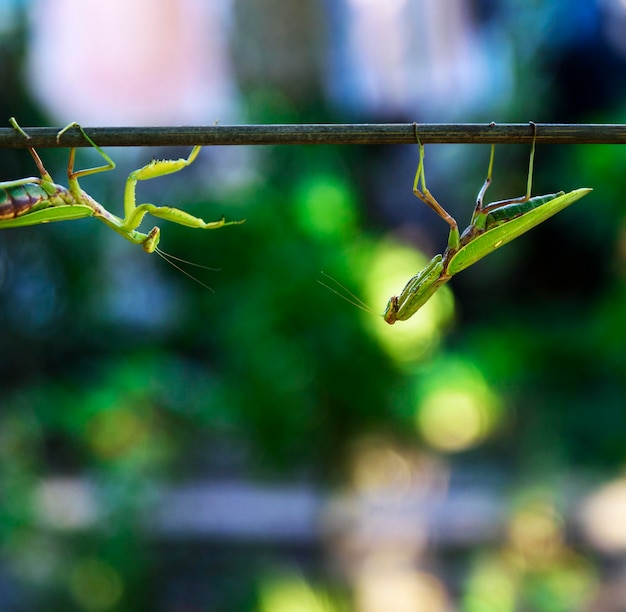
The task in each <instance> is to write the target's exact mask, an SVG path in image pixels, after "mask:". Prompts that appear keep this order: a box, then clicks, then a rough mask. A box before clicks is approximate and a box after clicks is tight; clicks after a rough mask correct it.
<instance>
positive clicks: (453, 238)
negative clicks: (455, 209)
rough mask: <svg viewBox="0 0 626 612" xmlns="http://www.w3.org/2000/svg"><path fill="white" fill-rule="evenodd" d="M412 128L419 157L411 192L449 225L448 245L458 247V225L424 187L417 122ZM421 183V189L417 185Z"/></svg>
mask: <svg viewBox="0 0 626 612" xmlns="http://www.w3.org/2000/svg"><path fill="white" fill-rule="evenodd" d="M413 129H414V130H415V138H416V140H417V144H418V145H419V154H420V159H419V163H418V165H417V171H416V172H415V179H414V180H413V194H414V195H415V196H416V197H418V198H419V199H420V200H421V201H422V202H424V204H426V205H427V206H428V207H429V208H431V209H432V210H434V211H435V212H436V213H437V214H438V215H439V216H440V217H441V218H442V219H443V220H444V221H445V222H446V223H447V224H448V225H449V226H450V234H449V236H448V246H450V247H452V248H458V246H459V240H460V237H459V226H458V224H457V222H456V220H455V218H454V217H453V216H452V215H451V214H450V213H449V212H448V211H447V210H445V208H444V207H443V206H441V204H439V202H437V200H436V199H435V197H434V196H433V195H432V194H431V193H430V191H429V190H428V188H427V187H426V174H425V171H424V157H425V153H424V145H423V144H422V143H421V141H420V138H419V135H418V133H417V123H413ZM420 184H421V189H420V188H419V185H420Z"/></svg>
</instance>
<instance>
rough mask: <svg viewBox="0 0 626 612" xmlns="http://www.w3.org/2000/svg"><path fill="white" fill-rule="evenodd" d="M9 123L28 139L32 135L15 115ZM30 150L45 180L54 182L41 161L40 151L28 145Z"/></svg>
mask: <svg viewBox="0 0 626 612" xmlns="http://www.w3.org/2000/svg"><path fill="white" fill-rule="evenodd" d="M9 123H10V124H11V125H12V126H13V128H15V130H16V131H18V132H19V133H20V134H22V136H24V138H26V140H30V136H29V135H28V134H27V133H26V132H25V131H24V130H23V129H22V127H21V126H20V125H19V124H18V122H17V119H15V117H11V118H9ZM28 152H29V153H30V154H31V157H32V158H33V160H35V165H36V166H37V170H39V174H41V178H42V179H43V180H44V181H49V182H51V183H52V182H53V180H52V177H51V176H50V173H49V172H48V171H47V170H46V169H45V167H44V165H43V162H42V161H41V157H39V153H37V151H35V149H34V148H33V147H28Z"/></svg>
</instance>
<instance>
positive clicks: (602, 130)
mask: <svg viewBox="0 0 626 612" xmlns="http://www.w3.org/2000/svg"><path fill="white" fill-rule="evenodd" d="M58 130H59V128H51V127H39V128H37V127H31V128H24V131H25V132H26V133H27V134H28V135H29V136H30V139H29V140H26V139H25V138H24V137H23V136H22V135H21V134H18V133H17V132H16V131H15V130H14V129H13V128H11V127H6V128H0V148H10V149H23V148H25V147H28V146H32V147H36V148H40V147H69V146H73V147H87V146H89V144H88V143H87V142H85V139H84V138H82V137H81V135H80V133H79V132H78V130H75V129H71V130H68V131H67V132H66V133H65V134H63V136H62V137H61V139H60V141H59V142H57V138H56V135H57V132H58ZM85 131H86V132H87V134H89V136H91V138H93V140H94V141H95V142H97V143H98V144H99V145H101V146H103V147H138V146H191V145H196V144H200V145H303V144H306V145H310V144H333V145H337V144H347V145H365V144H373V145H392V144H393V145H396V144H415V133H414V127H413V124H412V123H383V124H302V125H278V124H276V125H211V126H203V127H99V128H89V127H87V128H85ZM418 133H419V136H420V139H421V141H422V142H423V143H482V144H485V143H496V144H519V143H522V144H524V143H526V144H529V143H530V142H531V141H532V129H531V127H530V124H528V123H500V124H488V123H455V124H450V123H424V124H418ZM537 143H538V144H626V125H622V124H557V123H538V124H537Z"/></svg>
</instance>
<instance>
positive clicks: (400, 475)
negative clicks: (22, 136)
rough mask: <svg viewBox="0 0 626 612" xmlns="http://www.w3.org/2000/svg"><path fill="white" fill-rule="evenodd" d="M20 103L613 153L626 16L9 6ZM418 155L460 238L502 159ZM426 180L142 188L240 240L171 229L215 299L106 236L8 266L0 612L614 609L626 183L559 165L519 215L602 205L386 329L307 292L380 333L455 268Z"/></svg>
mask: <svg viewBox="0 0 626 612" xmlns="http://www.w3.org/2000/svg"><path fill="white" fill-rule="evenodd" d="M0 84H1V87H0V122H4V123H5V124H6V125H8V118H9V117H10V116H12V115H14V116H16V117H17V118H18V120H19V122H20V123H21V125H22V126H24V127H27V126H33V125H54V126H59V127H61V126H63V125H65V124H67V123H69V122H71V121H79V122H81V123H82V124H83V125H85V126H90V127H95V126H107V125H113V126H115V125H138V126H143V125H202V124H205V125H212V124H213V123H214V122H216V121H219V122H220V124H222V125H225V124H245V123H314V122H331V123H342V122H347V123H360V122H372V123H378V122H411V121H417V122H423V123H426V122H442V123H444V122H490V121H496V122H526V121H529V120H534V121H536V122H558V123H567V122H580V123H587V122H589V123H621V122H624V121H625V120H626V2H624V1H623V0H596V1H593V0H569V2H561V1H559V0H545V1H544V2H529V1H528V0H473V1H470V0H327V1H326V2H322V1H320V0H299V2H291V3H288V2H281V1H279V0H211V1H210V2H206V1H203V0H132V2H129V1H128V0H107V1H106V2H101V1H98V0H92V1H91V2H84V1H81V0H56V1H54V2H53V1H52V0H39V1H35V0H31V1H29V0H21V1H20V0H1V1H0ZM426 152H427V160H426V171H427V177H428V186H429V188H430V190H431V191H432V192H433V194H435V196H436V197H437V198H438V200H439V201H440V202H441V203H442V204H443V205H444V206H446V208H447V209H448V210H449V211H450V212H451V213H452V214H453V215H454V216H455V217H456V218H457V219H458V220H459V224H460V226H461V227H464V226H465V225H466V224H467V223H468V221H469V218H470V215H471V211H472V209H473V206H474V202H475V198H476V195H477V193H478V190H479V188H480V187H481V185H482V183H483V180H484V178H485V174H486V170H487V163H488V158H489V147H488V146H480V145H459V146H455V145H430V146H427V148H426ZM40 153H41V155H42V157H43V160H44V163H45V164H46V167H47V168H48V170H49V171H50V172H51V173H52V175H53V176H54V177H55V178H56V180H57V181H58V182H61V183H65V172H66V166H67V155H68V151H67V150H62V149H59V150H56V149H55V150H52V149H50V150H42V151H40ZM108 153H109V154H110V155H111V156H112V157H113V158H114V159H115V161H116V162H117V164H118V167H117V170H116V171H114V172H109V173H105V174H99V175H97V176H90V177H86V178H85V179H84V180H83V181H82V186H83V188H84V189H86V190H87V191H88V192H89V193H90V194H91V195H93V196H94V197H95V198H96V199H98V200H99V201H100V202H102V203H103V204H105V205H106V206H107V207H108V208H110V209H111V210H112V211H114V212H117V213H121V211H122V205H123V204H122V203H123V189H124V181H125V179H126V176H127V175H128V172H130V171H131V170H133V169H135V168H138V167H141V166H143V165H144V164H145V163H147V162H148V161H149V160H150V159H151V158H152V157H153V156H157V157H161V158H169V157H173V158H178V157H181V156H186V155H187V154H188V150H181V149H165V150H145V149H131V148H129V149H121V148H117V149H109V150H108ZM417 153H418V152H417V147H416V146H396V147H380V146H379V147H374V146H369V147H368V146H361V147H357V146H351V147H348V146H343V147H341V146H337V147H331V146H298V147H295V146H283V147H232V148H228V147H215V148H212V149H211V150H209V148H205V149H203V151H202V152H201V154H200V156H199V158H198V160H197V161H196V162H195V163H194V164H193V165H192V166H191V167H189V168H187V169H185V170H184V171H183V172H181V173H179V174H175V175H171V176H168V177H165V178H161V179H156V180H154V181H148V182H146V183H143V184H141V185H140V187H139V190H138V197H139V200H140V201H148V202H154V203H156V204H171V205H173V206H177V207H180V208H182V209H184V210H186V211H189V212H191V213H192V214H195V215H198V216H201V217H203V218H205V219H208V220H212V219H217V218H219V217H220V216H221V215H226V216H227V218H228V219H232V220H234V219H239V218H245V219H246V223H245V224H244V225H241V226H233V227H227V228H224V229H220V230H218V231H211V232H200V231H197V230H191V229H188V228H184V227H180V226H177V225H174V224H168V223H167V222H162V223H160V225H161V228H162V241H161V247H162V248H163V249H164V250H165V251H166V252H168V253H171V254H172V255H175V256H177V257H181V258H184V259H186V260H189V261H191V262H195V263H198V264H202V265H205V266H209V267H211V268H214V270H198V269H196V268H192V269H190V272H192V273H193V274H194V275H198V277H199V279H200V280H201V281H202V282H203V283H206V284H207V285H209V286H210V287H211V289H212V291H210V290H208V289H206V288H204V287H203V286H201V285H200V284H198V283H195V282H193V281H192V280H190V279H189V278H187V277H186V276H184V275H183V274H181V273H180V272H179V271H178V270H176V269H174V268H173V267H171V266H168V265H167V263H166V262H164V261H163V260H162V259H160V258H158V257H156V256H154V255H147V254H145V253H144V252H143V251H141V249H139V248H138V247H136V246H134V245H132V244H130V243H128V242H126V241H125V240H123V239H122V238H120V237H119V236H118V235H117V234H115V233H114V232H111V231H110V230H108V229H107V228H106V227H105V226H104V225H103V224H100V223H98V222H97V221H95V220H91V219H86V220H80V221H73V222H66V223H57V224H52V225H49V226H34V227H29V228H20V229H13V230H5V231H2V232H0V323H1V325H2V333H1V334H0V609H1V610H3V611H5V610H6V611H9V612H13V611H15V612H21V611H35V610H37V611H38V610H47V611H53V610H63V611H67V610H77V611H87V612H108V611H118V610H119V611H122V610H124V611H129V610H132V611H135V610H150V611H157V612H196V611H205V610H211V611H213V610H217V611H231V610H235V611H237V610H253V611H258V612H286V611H292V610H298V611H302V612H336V611H337V612H338V611H347V610H354V611H357V612H376V611H379V610H396V611H401V612H419V611H428V612H440V611H449V610H462V611H467V612H483V611H491V610H494V611H499V612H500V611H502V612H506V611H517V610H542V611H543V610H546V611H560V610H564V611H565V610H589V611H602V612H604V611H613V610H614V611H623V610H625V609H626V473H625V471H624V470H625V465H626V347H625V340H626V208H625V207H624V206H623V204H622V200H623V197H624V196H623V194H624V193H625V192H626V174H624V172H623V168H624V167H626V150H625V149H624V148H623V147H618V146H600V145H587V146H582V145H579V146H554V145H542V146H539V148H538V150H537V155H536V160H535V164H536V172H535V181H534V193H535V194H539V193H551V192H554V191H557V190H560V189H563V190H565V191H568V190H571V189H575V188H578V187H593V188H594V191H593V193H592V194H591V195H590V196H588V197H587V198H585V199H584V200H581V201H580V202H579V203H577V204H575V205H574V206H572V207H571V208H569V209H567V210H566V211H565V212H563V213H561V214H560V215H558V216H557V217H555V218H553V219H551V220H550V221H548V222H546V223H545V224H542V225H541V226H540V227H538V228H536V229H534V230H533V231H532V232H530V233H529V234H527V235H526V236H524V237H522V238H520V239H518V240H516V241H515V242H514V243H512V244H510V245H509V246H507V247H506V248H504V249H503V250H501V251H499V252H498V253H497V254H496V255H493V256H491V257H489V258H486V259H485V260H483V261H481V262H480V263H478V264H476V265H475V266H473V267H472V268H470V269H469V270H467V271H465V272H463V273H462V274H461V275H459V276H458V277H455V278H454V279H453V281H452V282H451V283H450V284H449V285H448V286H447V287H446V288H444V289H443V290H441V291H440V292H439V293H437V294H436V295H435V296H434V297H433V299H432V300H431V301H430V302H429V303H428V304H427V305H426V306H425V307H424V308H423V309H422V310H421V311H420V312H419V313H418V314H417V315H416V316H415V317H413V318H412V319H411V320H410V321H408V322H406V323H402V322H400V323H397V324H396V325H395V326H393V327H390V326H388V325H386V324H385V323H384V322H383V321H382V319H381V318H380V317H379V316H375V315H373V314H370V313H368V312H364V311H362V310H359V309H357V308H356V307H355V306H353V305H352V304H350V303H348V302H346V301H345V300H342V299H341V298H340V297H338V296H337V295H336V294H335V293H333V292H332V291H330V290H329V289H328V288H327V287H324V286H323V285H322V284H320V282H318V281H320V280H321V281H322V282H324V283H325V284H330V285H332V286H333V287H334V288H336V289H337V286H336V285H333V282H332V281H331V280H329V278H328V277H327V276H324V275H322V271H323V272H324V273H326V274H328V275H329V276H330V277H332V279H336V280H337V281H338V282H339V283H341V284H342V285H343V286H345V287H346V288H347V289H348V290H350V291H351V292H353V293H354V294H355V296H358V298H360V299H362V300H363V301H364V302H365V303H366V304H367V305H368V306H369V307H371V308H372V309H373V311H374V312H376V313H382V311H383V309H384V307H385V304H386V302H387V300H388V298H389V296H391V295H393V294H397V293H399V291H400V290H401V289H402V287H403V286H404V284H405V283H406V281H407V280H408V279H409V278H410V276H412V275H413V274H415V273H416V272H417V271H418V270H419V269H420V268H421V267H422V266H423V265H424V264H425V263H426V262H427V261H428V260H429V259H430V258H431V257H432V256H433V254H435V253H437V252H441V251H442V250H443V248H444V247H445V244H446V238H447V226H446V224H445V223H444V222H443V221H442V220H441V219H439V218H438V217H437V216H436V215H435V214H433V212H432V211H431V210H429V209H427V208H426V207H425V206H424V205H423V204H422V203H421V202H419V201H418V200H417V199H416V198H415V197H414V196H413V194H412V192H411V186H412V181H413V176H414V172H415V168H416V164H417ZM528 154H529V147H528V146H521V145H520V146H517V145H515V146H500V147H498V149H497V150H496V161H495V167H494V183H493V185H492V187H491V188H490V192H489V199H490V200H496V199H501V198H505V197H513V196H518V195H521V194H523V193H524V190H525V185H526V171H527V163H528ZM94 163H99V158H98V156H97V154H95V153H94V152H93V151H89V150H87V149H81V150H80V151H79V152H78V165H79V167H87V166H88V165H89V164H94ZM35 174H36V168H35V167H34V164H33V162H32V159H31V158H30V156H29V155H28V153H27V151H25V150H5V151H0V179H1V180H11V179H17V178H21V177H27V176H32V175H35ZM148 224H149V222H146V225H148ZM338 290H339V291H342V290H341V289H338Z"/></svg>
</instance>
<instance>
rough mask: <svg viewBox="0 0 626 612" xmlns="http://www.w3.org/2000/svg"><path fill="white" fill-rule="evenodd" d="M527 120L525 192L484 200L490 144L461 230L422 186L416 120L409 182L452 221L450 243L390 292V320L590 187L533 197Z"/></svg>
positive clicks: (406, 312) (408, 312)
mask: <svg viewBox="0 0 626 612" xmlns="http://www.w3.org/2000/svg"><path fill="white" fill-rule="evenodd" d="M530 125H531V126H532V128H533V144H532V147H531V150H530V162H529V167H528V181H527V186H526V194H525V195H524V196H521V197H518V198H511V199H509V200H501V201H498V202H493V203H491V204H487V205H483V198H484V196H485V192H486V191H487V188H488V187H489V185H490V184H491V173H492V170H493V159H494V153H495V145H493V144H492V145H491V157H490V159H489V168H488V170H487V178H486V179H485V182H484V184H483V186H482V188H481V189H480V191H479V193H478V197H477V199H476V208H475V209H474V213H473V215H472V219H471V221H470V224H469V226H468V227H467V229H466V230H465V231H464V232H463V233H462V234H459V228H458V224H457V222H456V221H455V219H454V218H453V217H452V216H451V215H450V214H449V213H447V212H446V211H445V210H444V208H443V207H442V206H441V205H440V204H439V203H438V202H437V200H436V199H435V198H434V197H433V195H432V194H431V193H430V191H428V188H427V187H426V177H425V173H424V145H422V143H421V142H420V140H419V136H418V134H417V124H414V129H415V136H416V139H417V142H418V145H419V163H418V166H417V172H416V173H415V180H414V182H413V193H414V194H415V195H416V196H417V197H418V198H419V199H420V200H422V202H424V203H425V204H426V205H427V206H429V207H430V208H432V209H433V210H434V211H435V212H436V213H437V214H438V215H439V216H440V217H441V218H442V219H443V220H444V221H445V222H446V223H447V224H448V225H449V226H450V233H449V235H448V247H447V248H446V250H445V251H444V253H443V254H442V255H435V257H433V259H432V260H431V261H430V263H429V264H428V265H427V266H426V267H425V268H424V269H423V270H422V271H421V272H419V273H418V274H416V275H415V276H413V277H412V278H411V279H410V280H409V282H408V283H407V284H406V286H405V287H404V289H403V290H402V292H401V293H400V295H394V296H393V297H391V298H390V300H389V302H388V303H387V308H386V309H385V312H384V314H383V318H384V319H385V321H386V322H387V323H389V324H390V325H393V324H394V323H395V322H396V321H406V320H407V319H409V318H410V317H412V316H413V315H414V314H415V313H416V312H417V311H418V310H419V309H420V308H421V307H422V306H423V305H424V304H425V303H426V302H427V301H428V300H429V299H430V298H431V297H432V295H433V294H434V293H435V292H436V291H437V289H439V288H440V287H441V286H443V285H445V284H446V283H447V282H448V281H449V280H450V279H451V278H452V277H453V276H454V275H455V274H458V273H459V272H461V271H462V270H465V268H468V267H469V266H471V265H472V264H473V263H476V262H477V261H478V260H479V259H482V258H483V257H485V256H486V255H489V253H492V252H493V251H495V250H496V249H498V248H500V247H501V246H502V245H504V244H506V243H507V242H511V240H514V239H515V238H517V237H518V236H521V235H522V234H523V233H524V232H527V231H528V230H530V229H532V228H533V227H535V226H537V225H539V224H540V223H542V222H543V221H545V220H546V219H549V218H550V217H552V216H553V215H556V214H557V213H558V212H560V211H561V210H563V209H564V208H566V207H567V206H569V205H570V204H573V203H574V202H576V201H577V200H579V199H580V198H582V197H584V196H586V195H587V194H588V193H589V192H591V191H592V190H591V189H589V188H580V189H574V191H570V192H569V193H564V192H563V191H560V192H558V193H551V194H548V195H543V196H535V197H531V195H530V194H531V189H532V176H533V162H534V158H535V141H536V139H537V126H536V125H535V124H534V123H533V122H530ZM420 187H421V188H420Z"/></svg>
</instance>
